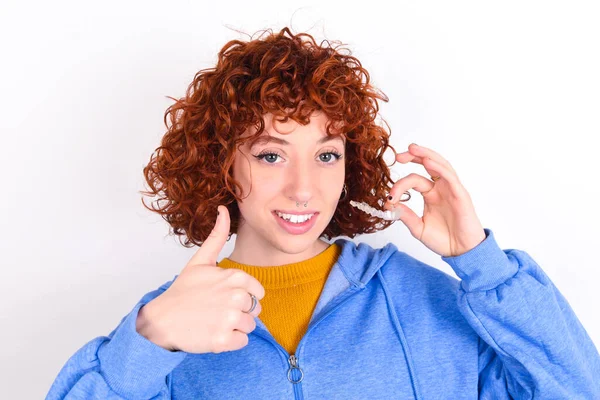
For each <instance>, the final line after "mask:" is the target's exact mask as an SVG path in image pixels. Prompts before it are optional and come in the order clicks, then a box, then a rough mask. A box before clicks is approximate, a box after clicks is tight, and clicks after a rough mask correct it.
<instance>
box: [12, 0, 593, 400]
mask: <svg viewBox="0 0 600 400" xmlns="http://www.w3.org/2000/svg"><path fill="white" fill-rule="evenodd" d="M391 4H392V3H391V2H390V3H387V2H385V3H384V2H378V1H368V2H356V3H354V4H353V3H352V2H349V1H347V0H345V1H328V2H324V1H315V2H291V4H289V5H286V4H285V2H282V1H271V2H268V1H252V2H248V1H243V2H241V1H240V2H238V1H233V0H228V1H220V2H205V1H168V2H167V1H165V2H160V3H159V2H150V3H149V2H122V1H119V2H117V1H111V2H107V1H103V2H96V3H95V4H91V3H90V2H75V1H73V2H71V3H67V2H64V1H62V2H57V1H53V2H41V1H37V2H25V1H20V2H16V1H13V2H8V3H7V2H3V3H2V6H0V41H1V42H0V43H1V51H2V62H1V63H0V89H1V93H2V96H1V100H0V110H1V112H2V124H1V135H2V136H1V138H2V147H1V148H2V152H1V157H0V168H1V172H2V188H3V195H2V197H1V200H0V201H1V205H2V210H3V213H2V214H3V215H2V230H1V240H0V251H1V259H0V263H1V267H2V269H1V272H2V283H3V284H2V290H1V292H0V293H1V294H0V296H1V297H0V324H1V329H0V343H1V344H2V345H1V348H0V352H1V353H0V359H1V360H2V362H1V363H0V381H2V386H1V387H2V397H3V398H19V399H39V398H43V397H44V396H45V394H46V393H47V391H48V389H49V387H50V385H51V384H52V382H53V380H54V378H55V377H56V375H57V374H58V372H59V370H60V368H61V367H62V366H63V365H64V363H65V362H66V361H67V359H68V358H69V357H70V356H71V355H72V354H73V353H74V352H75V351H77V350H78V349H79V348H80V347H82V346H83V345H84V344H85V343H87V342H88V341H89V340H91V339H93V338H95V337H97V336H101V335H107V334H108V333H109V332H110V331H111V330H112V329H113V328H114V327H115V326H116V325H117V324H118V323H119V321H120V320H121V318H122V317H123V316H124V315H126V314H127V313H128V312H129V311H130V310H131V308H133V306H134V305H135V303H136V302H137V301H138V300H139V299H140V298H141V297H142V296H143V295H144V294H145V293H146V292H148V291H150V290H154V289H155V288H157V287H158V286H160V285H161V284H162V283H164V282H166V281H168V280H170V279H172V278H173V277H174V275H175V274H177V273H179V271H180V270H181V268H183V266H184V265H185V263H186V262H187V260H188V259H189V257H191V255H192V254H193V253H194V252H195V251H196V249H187V248H184V247H183V246H181V245H180V244H179V241H178V240H177V239H176V238H175V237H174V236H168V226H167V224H166V222H165V221H163V220H162V219H161V218H160V217H159V216H157V215H154V214H153V213H151V212H150V211H148V210H146V209H145V208H143V207H142V204H141V194H140V193H139V191H141V190H144V189H146V187H145V186H144V182H143V178H142V168H143V167H144V166H145V165H146V163H147V162H148V160H149V158H150V155H151V154H152V152H153V151H154V149H155V148H156V147H157V146H158V145H159V141H160V138H161V136H162V135H163V134H164V131H165V126H164V125H163V113H164V111H165V110H166V108H167V107H168V106H169V105H170V104H172V101H171V100H169V99H168V98H167V97H166V96H173V97H177V98H178V97H181V96H183V95H184V92H185V89H186V88H187V85H188V84H189V83H190V82H191V80H192V78H193V76H194V74H195V73H196V72H197V71H198V70H200V69H202V68H208V67H213V66H214V63H215V61H216V57H217V52H218V51H219V50H220V48H221V47H222V46H223V45H224V44H225V43H226V42H227V41H228V40H232V39H246V37H245V36H243V35H241V34H239V33H237V32H236V31H235V30H240V31H243V32H245V33H248V34H253V33H255V32H256V31H258V30H260V29H264V28H271V29H273V30H275V31H278V30H279V29H281V28H282V27H284V26H290V25H291V26H292V29H293V30H294V32H302V31H303V32H308V33H311V34H312V35H314V36H315V37H316V38H317V40H318V41H320V40H322V39H329V40H340V41H342V42H343V43H345V44H346V45H347V47H348V48H350V49H351V51H352V54H353V55H355V56H356V57H358V58H359V59H360V60H361V62H362V63H363V66H365V67H366V68H367V70H368V71H369V73H370V74H371V78H372V82H373V83H374V84H375V85H376V86H377V87H379V88H380V89H381V90H382V91H383V92H384V93H386V94H387V95H388V96H389V98H390V101H389V103H387V104H385V103H381V104H380V106H381V117H382V118H384V119H385V120H386V121H387V122H388V123H389V124H390V126H391V129H392V144H393V145H394V146H395V148H396V150H397V151H398V152H401V151H405V150H406V148H407V146H408V145H409V144H410V143H412V142H416V143H418V144H421V145H424V146H426V147H430V148H432V149H434V150H436V151H437V152H439V153H440V154H441V155H442V156H444V157H445V158H446V159H447V160H449V161H450V163H451V164H452V165H453V166H454V168H455V169H456V171H457V173H458V175H459V177H460V179H461V181H462V183H463V184H464V186H465V187H466V188H467V190H468V191H469V193H470V194H471V196H472V199H473V202H474V204H475V207H476V211H477V214H478V215H479V217H480V219H481V221H482V223H483V225H484V226H485V227H487V228H490V229H492V230H493V232H494V234H495V236H496V239H497V241H498V243H499V245H500V247H502V248H503V249H510V248H515V249H521V250H525V251H527V252H528V253H529V254H530V255H531V256H532V257H533V258H534V260H536V262H537V263H538V264H539V265H540V266H541V267H542V268H543V270H544V271H545V272H546V274H547V275H548V276H550V278H551V279H552V281H553V282H554V283H555V284H556V286H557V287H558V288H559V290H560V291H561V292H562V293H563V294H564V296H565V297H566V298H567V300H568V301H569V303H570V305H571V307H572V308H573V310H574V311H575V313H576V314H577V316H578V317H579V319H580V321H581V322H582V323H583V325H584V327H585V328H586V330H587V332H588V333H589V335H590V337H591V338H592V340H593V341H594V343H595V344H596V346H597V347H598V346H599V345H600V318H599V317H598V315H599V314H598V306H599V302H598V297H597V296H596V295H597V290H598V289H597V286H598V284H597V281H598V279H599V278H600V272H599V267H600V263H599V262H598V248H599V246H600V243H599V239H600V235H599V234H598V226H599V224H600V213H599V211H598V197H599V196H598V195H599V194H600V191H599V188H598V172H599V171H600V169H599V168H598V158H597V156H598V137H599V134H600V120H599V119H598V111H599V110H600V95H599V93H600V78H599V76H600V74H598V71H600V58H599V57H600V56H599V54H600V52H599V51H598V49H599V48H600V46H599V43H598V42H599V40H598V38H600V24H598V20H599V19H600V13H599V12H598V5H597V3H596V2H594V1H591V0H590V1H570V2H566V1H563V2H555V1H523V0H519V1H503V2H491V1H486V2H482V1H464V0H460V1H452V2H447V1H436V2H434V1H419V2H412V1H411V2H406V1H400V2H395V3H394V4H395V5H393V6H392V5H391ZM234 29H235V30H234ZM387 157H388V160H390V161H389V162H390V163H391V160H392V155H391V152H388V153H387ZM393 171H394V173H395V175H394V179H395V180H397V179H399V178H400V177H402V176H404V175H407V174H408V173H410V172H418V173H421V174H423V175H425V171H424V169H423V168H422V167H421V166H419V165H413V166H405V165H402V164H399V163H398V164H396V165H395V166H394V167H393ZM425 176H426V175H425ZM149 202H150V200H149V199H148V201H147V203H149ZM407 204H409V205H410V206H411V207H413V209H414V210H415V211H416V212H417V213H418V214H419V215H421V211H422V207H423V206H422V200H421V197H420V196H419V195H418V193H416V192H413V199H412V200H411V201H410V202H409V203H407ZM234 239H235V236H234V237H233V238H232V240H231V242H229V243H227V245H226V246H225V247H224V248H223V251H222V253H221V254H220V257H219V259H221V258H223V257H226V256H228V255H229V254H230V252H231V251H232V249H233V242H234ZM355 240H357V241H363V242H367V243H369V244H371V245H372V246H383V245H385V243H387V242H389V241H392V242H393V243H394V244H396V245H397V246H398V248H399V249H400V250H402V251H405V252H407V253H409V254H411V255H413V256H414V257H416V258H418V259H421V260H423V261H425V262H427V263H429V264H430V265H433V266H435V267H438V268H440V269H442V270H444V271H445V272H447V273H449V274H452V275H453V276H455V275H454V273H453V272H452V270H451V269H450V268H449V266H448V265H447V264H446V263H444V262H443V261H442V260H441V257H439V256H438V255H436V254H435V253H432V252H431V251H430V250H428V249H427V248H426V247H424V246H423V245H422V244H421V243H420V242H419V241H417V240H416V239H414V238H413V237H412V236H411V235H410V233H409V232H408V229H407V228H406V227H405V226H404V225H403V224H402V223H401V222H397V223H396V224H394V225H393V226H392V227H391V228H389V229H388V230H386V231H384V232H379V233H377V234H375V235H368V236H362V237H359V238H356V239H355Z"/></svg>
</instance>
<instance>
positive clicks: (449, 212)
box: [384, 143, 486, 257]
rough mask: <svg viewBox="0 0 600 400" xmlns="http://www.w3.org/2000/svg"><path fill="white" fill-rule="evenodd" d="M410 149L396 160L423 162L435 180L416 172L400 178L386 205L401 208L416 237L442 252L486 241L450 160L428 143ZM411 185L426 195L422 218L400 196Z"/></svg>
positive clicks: (452, 253) (459, 250)
mask: <svg viewBox="0 0 600 400" xmlns="http://www.w3.org/2000/svg"><path fill="white" fill-rule="evenodd" d="M408 149H409V151H407V152H403V153H398V154H396V160H397V161H398V162H401V163H402V164H406V163H408V162H414V163H417V164H421V165H423V166H424V167H425V170H426V171H427V173H428V174H429V175H430V176H432V177H434V179H435V182H432V181H430V180H429V179H427V178H425V177H423V176H421V175H419V174H414V173H413V174H410V175H407V176H405V177H404V178H402V179H399V180H398V181H397V182H396V183H394V185H393V186H392V189H391V190H390V195H391V196H392V200H391V201H390V200H389V199H387V201H386V203H385V205H384V209H386V210H393V209H394V208H400V209H402V212H401V216H400V221H402V222H403V223H404V225H406V227H407V228H408V230H409V231H410V233H411V234H412V235H413V237H415V238H416V239H418V240H419V241H421V242H422V243H423V244H424V245H425V246H426V247H427V248H429V249H430V250H431V251H433V252H435V253H436V254H439V255H441V256H445V257H454V256H459V255H461V254H464V253H466V252H468V251H469V250H471V249H473V248H474V247H476V246H477V245H478V244H479V243H481V242H482V241H484V240H485V238H486V235H485V231H484V230H483V226H482V225H481V222H480V221H479V218H478V217H477V215H476V214H475V209H474V207H473V203H472V202H471V196H469V193H467V191H466V189H465V188H464V187H463V186H462V184H461V183H460V181H459V179H458V176H457V175H456V172H455V171H454V169H453V168H452V166H451V165H450V163H449V162H448V161H446V160H445V159H444V158H443V157H442V156H440V155H439V154H438V153H436V152H435V151H433V150H430V149H428V148H426V147H422V146H417V145H416V144H414V143H413V144H411V145H410V146H409V147H408ZM438 177H439V178H438ZM408 189H415V190H416V191H418V192H420V193H421V194H422V195H423V199H424V201H425V206H424V209H423V217H422V218H420V217H419V216H418V215H417V214H415V213H414V212H413V211H412V210H411V209H410V208H409V207H407V206H405V205H404V204H402V203H401V202H399V200H400V196H401V195H402V194H403V193H404V192H405V191H407V190H408Z"/></svg>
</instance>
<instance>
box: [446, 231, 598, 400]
mask: <svg viewBox="0 0 600 400" xmlns="http://www.w3.org/2000/svg"><path fill="white" fill-rule="evenodd" d="M484 230H485V233H486V239H485V240H484V241H483V242H481V243H480V244H479V245H478V246H477V247H475V248H474V249H471V250H470V251H468V252H467V253H465V254H461V255H459V256H455V257H442V259H443V260H444V261H445V262H447V263H448V264H449V265H450V266H451V267H452V268H453V270H454V271H455V272H456V274H457V275H458V277H459V278H461V284H460V287H459V289H458V290H459V293H458V307H459V309H460V312H461V314H462V315H463V316H464V317H465V318H466V320H467V322H468V323H469V325H471V326H472V328H473V329H474V330H475V331H476V332H477V334H478V335H479V337H480V343H479V398H480V399H509V398H514V399H600V355H599V354H598V350H597V349H596V347H595V346H594V343H593V342H592V340H591V339H590V337H589V336H588V334H587V332H586V330H585V329H584V327H583V326H582V325H581V322H580V321H579V320H578V319H577V317H576V316H575V314H574V312H573V310H572V309H571V307H570V306H569V303H568V302H567V300H566V299H565V298H564V297H563V296H562V294H561V293H560V292H559V291H558V289H557V288H556V286H555V285H554V284H553V283H552V282H551V281H550V279H549V278H548V276H547V275H546V274H545V273H544V272H543V271H542V269H541V268H540V267H539V266H538V265H537V263H536V262H535V261H534V260H533V259H532V258H531V257H530V256H529V255H528V254H527V253H526V252H524V251H521V250H514V249H508V250H502V249H500V247H498V244H497V243H496V240H495V238H494V234H493V232H492V231H491V230H490V229H484Z"/></svg>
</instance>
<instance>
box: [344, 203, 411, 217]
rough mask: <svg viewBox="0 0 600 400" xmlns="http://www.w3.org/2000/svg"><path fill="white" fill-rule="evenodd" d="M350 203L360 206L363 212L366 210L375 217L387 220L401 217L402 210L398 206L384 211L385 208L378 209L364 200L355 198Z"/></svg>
mask: <svg viewBox="0 0 600 400" xmlns="http://www.w3.org/2000/svg"><path fill="white" fill-rule="evenodd" d="M350 205H351V206H353V207H356V208H358V209H359V210H361V211H362V212H365V213H367V214H369V215H372V216H374V217H377V218H381V219H384V220H386V221H396V220H398V219H400V214H401V213H402V210H401V209H400V208H396V209H394V210H393V211H383V210H378V209H376V208H373V207H371V206H370V205H368V204H367V203H364V202H360V203H359V202H357V201H354V200H350Z"/></svg>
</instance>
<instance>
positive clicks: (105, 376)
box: [46, 276, 187, 400]
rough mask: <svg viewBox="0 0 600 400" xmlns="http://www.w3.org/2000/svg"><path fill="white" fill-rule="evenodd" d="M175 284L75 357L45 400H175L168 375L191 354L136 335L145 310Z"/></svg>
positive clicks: (148, 296) (145, 298)
mask: <svg viewBox="0 0 600 400" xmlns="http://www.w3.org/2000/svg"><path fill="white" fill-rule="evenodd" d="M175 278H177V276H175ZM175 278H174V279H173V280H172V281H169V282H167V283H165V284H164V285H162V286H161V287H160V288H158V289H156V290H154V291H152V292H149V293H147V294H146V295H144V296H143V297H142V299H141V300H140V301H139V302H138V303H137V304H136V305H135V307H134V308H133V310H132V311H131V312H130V313H129V314H128V315H126V316H125V317H123V319H122V320H121V322H120V323H119V325H118V326H117V327H116V328H115V329H114V330H113V331H112V332H111V333H110V334H109V335H108V336H100V337H97V338H95V339H93V340H91V341H90V342H88V343H86V344H85V345H84V346H83V347H81V348H80V349H79V350H78V351H77V352H76V353H75V354H74V355H73V356H71V358H69V360H67V362H66V363H65V365H64V366H63V367H62V369H61V370H60V372H59V374H58V376H57V377H56V379H55V380H54V383H53V384H52V386H51V387H50V391H49V393H48V395H47V396H46V400H55V399H66V400H75V399H77V400H80V399H170V398H171V394H170V376H169V375H170V373H171V371H172V370H173V369H174V368H175V367H176V366H177V365H178V364H179V363H181V362H182V361H183V359H184V358H185V356H186V355H187V353H185V352H182V351H175V352H172V351H169V350H166V349H164V348H162V347H160V346H158V345H156V344H154V343H153V342H151V341H149V340H148V339H146V338H145V337H144V336H142V335H140V334H139V333H138V332H137V330H136V319H137V315H138V311H139V310H140V308H141V307H142V306H143V305H144V304H146V303H148V302H150V300H152V299H154V298H155V297H158V296H159V295H160V294H161V293H163V292H164V291H165V290H166V289H167V288H168V287H169V286H170V285H171V283H172V282H173V281H174V280H175Z"/></svg>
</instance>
